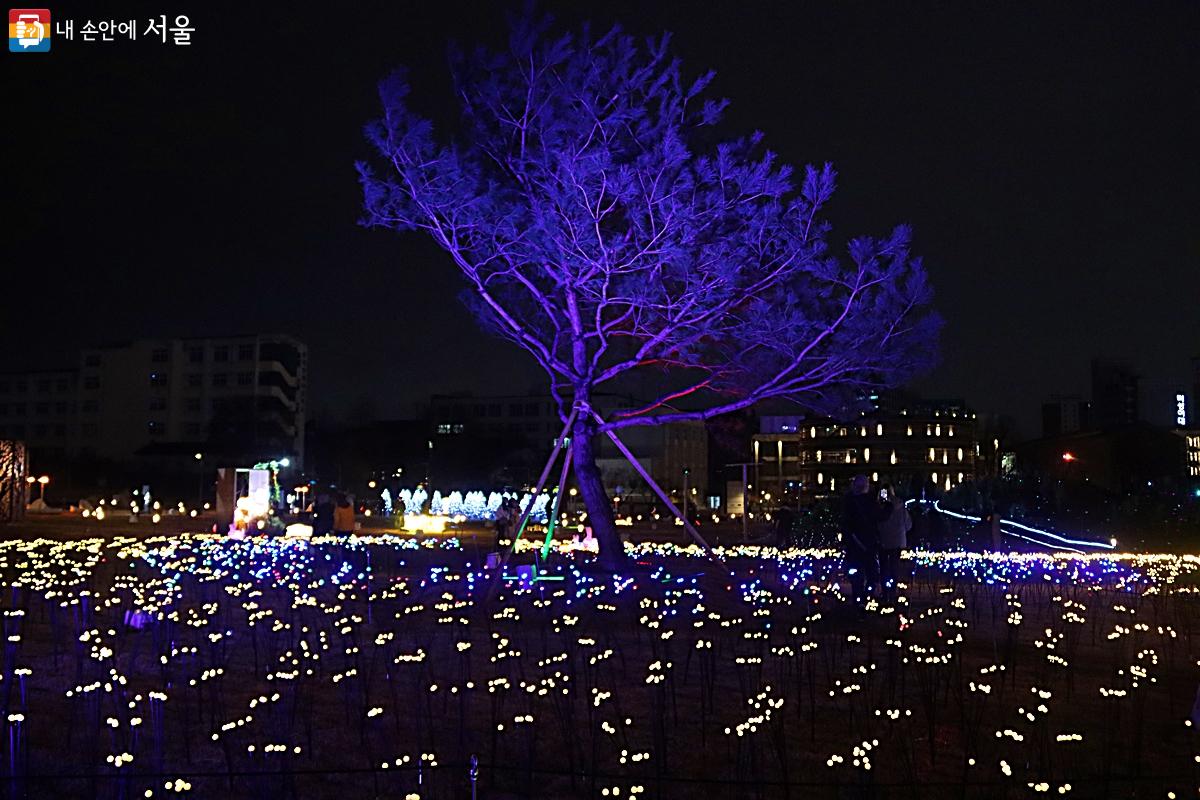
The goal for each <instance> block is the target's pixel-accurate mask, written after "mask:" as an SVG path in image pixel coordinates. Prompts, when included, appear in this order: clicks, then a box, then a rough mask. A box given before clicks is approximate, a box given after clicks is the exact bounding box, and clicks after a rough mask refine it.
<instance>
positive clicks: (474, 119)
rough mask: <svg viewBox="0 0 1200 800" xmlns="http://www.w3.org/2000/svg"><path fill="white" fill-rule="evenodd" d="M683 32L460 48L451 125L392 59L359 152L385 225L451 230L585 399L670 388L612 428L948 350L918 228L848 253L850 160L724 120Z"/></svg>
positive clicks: (867, 386) (840, 388)
mask: <svg viewBox="0 0 1200 800" xmlns="http://www.w3.org/2000/svg"><path fill="white" fill-rule="evenodd" d="M669 45H670V38H669V36H667V35H663V36H661V37H658V38H655V39H652V40H646V41H641V40H639V39H637V38H635V37H633V36H631V35H628V34H626V33H624V32H622V31H621V30H620V29H619V28H614V29H613V30H610V31H608V32H607V33H603V34H600V35H596V34H594V33H593V32H592V31H591V30H590V29H589V28H587V27H585V28H584V29H583V30H582V31H581V32H579V33H578V34H567V35H552V34H551V26H550V23H548V22H547V21H544V20H532V19H529V18H522V19H517V20H514V22H513V25H512V29H511V35H510V37H509V42H508V46H507V48H506V49H502V50H499V51H495V52H493V51H489V50H487V49H483V48H480V49H477V50H474V51H473V52H470V53H462V52H455V53H452V55H451V59H450V61H451V70H452V73H453V78H454V86H455V90H456V93H457V97H458V99H459V102H460V104H461V111H462V115H461V124H460V125H459V126H458V127H457V129H456V130H454V131H452V132H441V131H436V130H435V128H434V125H433V124H432V123H431V122H430V120H429V119H427V118H425V117H423V116H421V115H420V114H418V113H417V112H416V111H415V110H414V109H413V108H412V107H411V106H410V102H409V82H408V79H407V76H406V73H405V72H404V71H403V70H400V71H397V72H395V73H393V74H392V75H390V76H388V77H387V78H386V79H384V80H383V81H382V82H381V83H380V86H379V97H380V101H381V103H382V109H383V113H382V116H381V117H380V118H379V119H377V120H375V121H373V122H371V123H370V124H369V125H368V126H367V128H366V134H367V137H368V139H369V141H370V142H371V144H372V145H373V146H374V149H375V150H376V151H377V153H378V158H376V159H374V160H373V161H372V162H370V163H360V164H359V165H358V169H359V173H360V177H361V183H362V186H363V191H364V205H365V210H366V214H365V219H364V222H365V224H368V225H373V226H383V227H387V228H392V229H396V230H406V231H413V230H415V231H421V232H424V233H426V234H428V235H429V236H431V237H432V238H433V239H434V241H435V242H436V243H437V244H438V245H440V246H441V248H442V249H444V250H445V251H446V252H447V253H448V254H449V255H450V257H451V258H452V259H453V261H454V263H455V264H456V265H457V266H458V268H459V269H460V270H461V271H462V274H463V275H464V276H465V277H466V280H467V282H468V291H467V292H466V296H467V298H468V302H469V303H470V305H471V306H472V307H473V309H474V310H475V312H476V315H477V316H478V318H479V319H480V320H481V322H482V323H483V324H484V325H486V326H487V327H488V328H490V329H491V330H492V331H494V332H495V333H497V334H499V335H500V336H502V337H504V338H505V339H508V340H509V341H511V342H513V343H515V344H517V345H519V346H521V347H523V348H524V349H525V350H527V351H528V352H529V353H530V354H532V356H533V357H534V358H535V359H537V361H538V363H539V364H540V365H541V366H542V367H543V368H544V369H545V370H546V372H547V373H548V374H549V376H550V378H551V391H552V392H553V394H554V396H555V397H556V398H557V399H558V400H559V402H560V408H562V409H563V410H564V417H565V411H566V409H568V408H569V407H570V405H571V403H572V402H575V403H579V402H580V400H581V399H582V401H583V402H584V403H585V404H586V403H587V402H588V401H589V398H591V397H592V396H593V395H594V394H595V393H597V392H600V391H607V390H610V389H615V388H617V387H619V386H621V385H622V382H623V381H627V380H629V379H630V378H637V379H638V381H639V385H641V386H653V387H654V390H653V392H651V393H650V394H649V395H648V396H647V397H646V398H645V399H646V402H645V403H644V405H641V407H639V408H635V409H629V410H626V411H623V412H619V413H617V414H613V415H610V416H609V418H607V419H605V420H604V421H603V422H602V424H601V429H619V428H623V427H627V426H631V425H646V424H662V423H665V422H673V421H684V420H694V419H704V418H707V417H711V416H714V415H717V414H722V413H726V412H729V411H734V410H738V409H742V408H746V407H748V406H751V405H753V404H755V403H758V402H760V401H763V400H768V399H771V398H785V399H789V400H793V401H795V402H797V403H800V404H801V405H803V406H805V407H807V408H811V409H815V410H819V411H834V410H836V409H839V408H845V407H846V404H847V402H850V401H852V400H853V399H854V398H855V397H860V396H862V395H865V394H867V393H869V392H871V391H875V390H879V389H884V388H887V387H890V386H895V385H898V384H901V383H903V382H905V381H907V380H909V379H910V378H911V377H913V376H914V375H915V374H917V373H918V372H920V371H922V370H924V369H927V368H928V367H930V366H931V365H932V364H933V362H934V360H935V355H936V346H937V336H938V331H939V328H940V320H939V318H938V316H937V315H936V314H935V313H933V312H932V311H931V310H930V301H931V298H932V292H931V289H930V287H929V284H928V282H927V279H926V273H925V270H924V268H923V267H922V264H921V261H920V259H919V258H916V257H914V256H913V255H912V254H911V253H910V249H909V247H910V231H909V229H908V228H907V227H904V226H900V227H897V228H895V229H894V230H892V231H891V232H890V233H888V234H887V235H884V236H879V237H871V236H863V237H858V238H853V239H850V240H849V241H848V244H847V245H846V246H845V248H844V251H843V252H842V253H840V254H839V253H835V248H834V247H832V246H831V244H830V233H831V231H830V226H829V223H828V222H826V221H825V219H824V218H823V217H822V211H823V210H824V208H825V206H826V204H827V203H828V201H829V199H830V197H831V195H832V194H833V192H834V187H835V177H836V176H835V172H834V170H833V168H832V166H831V165H829V164H825V165H823V166H807V167H805V168H804V169H803V170H800V171H795V170H793V169H792V168H791V167H790V166H788V165H787V164H784V163H781V161H780V159H779V158H778V157H777V156H776V155H775V154H774V153H773V152H771V151H770V150H769V149H767V148H766V147H765V144H764V137H763V135H762V134H760V133H753V134H751V135H748V136H744V137H740V138H723V137H722V135H721V134H722V130H721V118H722V112H723V111H724V109H725V107H726V105H727V101H725V100H723V99H720V98H715V97H712V96H710V94H711V93H710V83H711V81H712V78H713V74H712V73H711V72H710V73H705V74H702V75H700V76H699V77H696V78H694V79H688V78H686V77H685V73H684V70H683V68H682V66H681V64H680V62H679V61H678V60H677V59H675V58H673V57H672V56H671V53H670V48H669ZM839 249H840V248H839Z"/></svg>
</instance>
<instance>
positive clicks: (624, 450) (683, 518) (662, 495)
mask: <svg viewBox="0 0 1200 800" xmlns="http://www.w3.org/2000/svg"><path fill="white" fill-rule="evenodd" d="M592 416H593V417H595V418H596V421H597V422H599V423H600V424H601V425H603V424H604V420H603V419H601V418H600V415H599V414H597V413H596V412H595V411H593V412H592ZM605 434H607V436H608V438H609V439H612V442H613V444H615V445H616V446H617V449H618V450H620V451H621V455H623V456H625V460H626V461H628V462H629V463H630V464H631V465H632V466H633V468H634V469H635V470H637V473H638V474H639V475H641V476H642V479H643V480H645V481H646V483H647V484H648V485H649V486H650V488H651V489H652V490H653V491H654V493H655V494H656V495H658V499H659V500H662V501H663V502H664V503H666V505H667V508H669V509H671V513H672V514H674V515H675V518H676V519H677V520H679V521H680V522H682V523H683V527H684V528H685V529H686V530H687V532H688V534H689V535H690V536H691V537H692V538H693V539H695V540H696V543H697V544H699V545H700V546H701V547H703V548H704V549H705V550H712V547H711V546H710V545H709V543H708V542H706V541H705V540H704V537H703V536H701V535H700V532H699V531H698V530H696V528H695V526H693V525H692V523H691V521H690V520H688V518H687V515H686V514H681V513H680V512H679V509H678V508H676V507H675V504H674V503H672V502H671V498H670V497H668V496H667V493H666V492H664V491H663V489H662V487H661V486H659V485H658V484H657V483H656V482H655V480H654V478H651V477H650V473H649V472H647V471H646V468H645V467H643V466H642V465H641V462H639V461H638V460H637V459H636V458H635V457H634V455H633V453H631V452H629V448H628V447H626V446H625V443H624V442H622V441H621V440H620V439H619V438H617V434H616V433H614V432H613V431H608V430H606V431H605Z"/></svg>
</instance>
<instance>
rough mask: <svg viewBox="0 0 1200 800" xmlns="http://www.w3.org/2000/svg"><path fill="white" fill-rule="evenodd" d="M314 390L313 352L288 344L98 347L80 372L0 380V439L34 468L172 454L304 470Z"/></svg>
mask: <svg viewBox="0 0 1200 800" xmlns="http://www.w3.org/2000/svg"><path fill="white" fill-rule="evenodd" d="M307 385H308V351H307V348H306V347H305V346H304V345H303V344H302V343H300V342H299V341H297V340H295V339H293V338H291V337H289V336H284V335H281V334H263V335H251V336H234V337H225V338H203V339H141V340H136V341H133V342H127V343H122V344H118V345H111V346H104V347H93V348H89V349H87V350H84V351H83V352H82V353H81V355H80V359H79V365H78V367H77V368H76V369H71V370H56V371H51V372H28V373H12V374H7V375H0V437H4V436H8V437H11V438H14V439H23V440H25V441H26V442H27V443H28V445H29V449H30V451H31V454H32V457H33V458H34V459H35V460H37V459H48V460H54V459H58V458H64V457H69V458H75V457H82V458H92V459H102V460H107V461H114V462H122V461H128V460H130V459H132V458H134V457H135V456H137V455H138V454H140V453H144V452H146V451H147V450H148V449H149V450H154V449H159V450H163V449H169V448H170V447H172V446H174V447H177V448H178V447H182V448H184V449H192V448H194V449H196V451H197V452H200V451H201V450H207V451H211V452H213V453H214V454H215V453H218V452H219V453H222V454H225V453H228V454H234V453H239V454H240V453H246V454H248V455H249V454H253V453H260V454H261V455H263V456H271V457H279V458H282V457H288V458H293V459H296V460H297V462H298V463H299V462H300V461H301V460H302V459H303V456H304V421H305V415H306V402H307V396H306V395H307Z"/></svg>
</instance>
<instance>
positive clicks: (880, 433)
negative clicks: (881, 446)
mask: <svg viewBox="0 0 1200 800" xmlns="http://www.w3.org/2000/svg"><path fill="white" fill-rule="evenodd" d="M875 435H876V436H883V423H882V422H877V423H875Z"/></svg>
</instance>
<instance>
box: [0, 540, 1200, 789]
mask: <svg viewBox="0 0 1200 800" xmlns="http://www.w3.org/2000/svg"><path fill="white" fill-rule="evenodd" d="M631 552H632V553H633V558H632V560H631V565H630V568H629V569H628V570H627V571H626V572H625V573H623V574H618V575H607V574H603V573H599V572H596V571H593V570H592V569H590V567H589V560H590V556H588V555H586V554H583V553H578V552H571V553H555V554H553V555H552V556H551V558H550V561H549V562H548V564H547V565H545V571H543V572H541V573H539V574H540V576H541V577H544V578H546V579H545V580H536V581H530V580H528V578H529V575H530V571H529V570H528V569H527V568H526V569H519V565H520V564H522V563H525V564H528V563H529V561H530V560H531V559H532V558H533V556H532V554H524V555H522V556H518V557H517V558H516V559H514V563H513V564H512V565H510V567H509V568H508V574H509V576H510V577H509V578H508V579H505V578H503V577H502V578H501V579H500V581H499V586H500V591H499V592H498V594H497V595H496V596H495V597H494V598H492V599H491V601H490V602H489V601H487V598H486V596H487V594H488V588H489V586H490V585H491V582H492V577H493V573H492V572H487V571H485V570H484V569H483V561H484V556H485V554H484V553H482V552H480V551H478V550H476V549H474V548H472V547H470V546H467V547H460V546H459V544H458V543H457V542H456V541H453V540H451V541H437V542H424V543H420V542H417V541H414V540H412V539H399V538H394V537H380V538H362V539H358V538H356V539H351V540H333V539H326V540H320V541H315V542H300V541H286V540H258V541H246V542H232V541H229V540H225V539H221V538H217V537H215V536H210V535H196V536H189V535H184V536H181V537H173V538H171V539H166V538H158V539H147V540H134V539H124V538H119V539H110V540H99V539H95V540H87V541H82V542H79V541H73V542H60V541H52V540H45V539H39V540H36V541H21V540H13V541H5V542H0V606H2V608H3V620H4V635H5V642H4V650H3V664H2V667H3V669H2V671H0V697H2V698H3V703H4V709H3V714H4V720H5V725H6V735H5V737H4V739H3V742H2V746H3V748H4V753H3V766H4V770H3V771H4V776H3V781H4V782H5V787H4V791H5V793H6V796H14V797H15V796H28V797H71V796H78V797H112V798H142V797H168V798H169V797H179V796H192V797H305V798H308V797H332V796H339V797H401V798H411V797H420V798H436V797H447V798H449V797H455V798H460V797H471V796H472V794H471V793H472V791H475V792H476V795H475V796H478V797H480V798H484V797H617V798H650V797H680V796H683V795H685V794H687V795H692V796H702V797H806V798H807V797H893V796H894V797H923V798H924V797H943V796H944V797H963V796H971V797H1026V796H1053V797H1064V796H1066V797H1160V798H1166V797H1180V798H1183V797H1197V796H1198V795H1197V789H1196V787H1197V786H1200V736H1198V735H1197V734H1198V731H1197V727H1200V719H1197V720H1196V721H1195V722H1193V717H1194V716H1196V715H1200V708H1193V704H1194V703H1197V702H1200V699H1198V697H1197V687H1198V684H1200V647H1198V646H1197V643H1196V642H1195V641H1194V639H1193V635H1194V634H1195V633H1196V631H1194V629H1193V628H1194V625H1195V623H1196V620H1197V611H1200V597H1198V595H1197V591H1200V589H1198V586H1200V574H1198V569H1197V568H1198V565H1200V562H1198V561H1197V559H1195V558H1193V557H1186V556H1185V557H1178V556H1133V555H1113V554H1108V555H1105V556H1087V557H1080V556H1075V557H1068V556H1059V557H1056V556H1038V555H1023V556H1017V555H1012V556H971V555H966V554H929V553H920V552H917V553H912V554H910V558H909V559H908V560H907V562H906V564H907V567H908V568H909V570H911V575H910V577H909V578H908V580H907V581H906V584H905V586H904V587H903V588H902V590H901V594H900V597H899V598H898V599H897V600H896V601H894V602H889V603H875V604H872V605H870V606H869V607H868V608H866V609H865V610H861V611H860V610H858V609H856V608H855V607H854V606H853V605H852V604H851V603H850V602H848V600H847V598H846V597H845V596H844V594H843V592H844V591H846V585H845V583H844V582H841V583H839V581H840V580H841V578H842V565H841V562H840V559H839V558H838V556H837V555H836V554H835V553H830V552H821V551H792V552H785V553H779V552H776V551H774V550H770V549H768V550H758V549H754V548H741V549H738V548H735V549H728V550H724V551H719V554H718V555H719V557H718V558H716V559H713V558H710V557H708V556H705V555H702V554H700V553H698V552H697V551H695V550H682V549H679V548H675V547H670V546H662V545H654V546H650V545H646V546H641V547H634V548H631ZM918 787H919V788H918Z"/></svg>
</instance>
